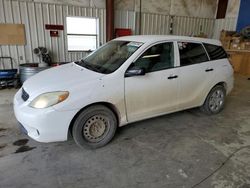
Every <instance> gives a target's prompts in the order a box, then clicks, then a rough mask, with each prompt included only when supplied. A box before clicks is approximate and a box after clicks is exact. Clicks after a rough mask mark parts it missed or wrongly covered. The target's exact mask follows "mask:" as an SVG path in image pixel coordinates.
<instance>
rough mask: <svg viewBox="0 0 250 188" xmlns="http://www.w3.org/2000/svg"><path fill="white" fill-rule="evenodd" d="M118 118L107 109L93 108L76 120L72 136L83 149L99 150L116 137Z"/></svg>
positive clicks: (82, 113) (86, 110) (85, 111)
mask: <svg viewBox="0 0 250 188" xmlns="http://www.w3.org/2000/svg"><path fill="white" fill-rule="evenodd" d="M116 129H117V118H116V116H115V114H114V113H113V112H112V111H111V110H110V109H109V108H107V107H105V106H102V105H95V106H91V107H89V108H87V109H85V110H84V111H82V112H81V113H80V114H79V115H78V116H77V118H76V120H75V122H74V124H73V129H72V135H73V138H74V140H75V142H76V144H77V145H78V146H80V147H82V148H91V149H95V148H99V147H103V146H105V145H106V144H108V143H109V142H110V141H111V140H112V138H113V137H114V135H115V132H116Z"/></svg>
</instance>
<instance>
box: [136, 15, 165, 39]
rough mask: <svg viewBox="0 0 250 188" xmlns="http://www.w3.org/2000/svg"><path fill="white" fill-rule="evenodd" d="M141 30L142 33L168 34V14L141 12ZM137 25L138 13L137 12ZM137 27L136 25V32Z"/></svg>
mask: <svg viewBox="0 0 250 188" xmlns="http://www.w3.org/2000/svg"><path fill="white" fill-rule="evenodd" d="M141 16H142V17H141V27H142V28H141V32H142V34H143V35H164V34H165V35H167V34H169V23H170V16H169V15H163V14H152V13H142V15H141ZM137 23H138V24H137V25H139V13H137ZM138 29H139V27H137V31H136V32H137V33H139V31H138Z"/></svg>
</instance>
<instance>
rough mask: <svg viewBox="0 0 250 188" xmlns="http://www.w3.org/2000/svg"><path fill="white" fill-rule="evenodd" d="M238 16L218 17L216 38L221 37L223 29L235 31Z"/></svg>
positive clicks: (215, 29)
mask: <svg viewBox="0 0 250 188" xmlns="http://www.w3.org/2000/svg"><path fill="white" fill-rule="evenodd" d="M236 23H237V19H236V18H225V19H217V20H215V24H214V34H213V38H214V39H219V38H220V32H221V30H223V29H224V30H229V31H235V30H236Z"/></svg>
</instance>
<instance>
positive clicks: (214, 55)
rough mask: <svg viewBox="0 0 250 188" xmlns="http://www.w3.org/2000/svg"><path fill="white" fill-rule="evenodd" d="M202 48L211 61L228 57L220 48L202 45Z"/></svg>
mask: <svg viewBox="0 0 250 188" xmlns="http://www.w3.org/2000/svg"><path fill="white" fill-rule="evenodd" d="M204 46H205V48H206V50H207V53H208V55H209V57H210V59H211V60H217V59H224V58H227V57H228V56H227V53H226V52H225V50H224V49H223V48H222V47H221V46H216V45H213V44H204Z"/></svg>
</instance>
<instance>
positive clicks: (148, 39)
mask: <svg viewBox="0 0 250 188" xmlns="http://www.w3.org/2000/svg"><path fill="white" fill-rule="evenodd" d="M114 40H125V41H134V42H142V43H154V42H160V41H164V40H175V41H190V42H202V43H208V44H214V45H218V46H221V42H220V41H219V40H215V39H207V38H199V37H187V36H176V35H131V36H125V37H119V38H116V39H114Z"/></svg>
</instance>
